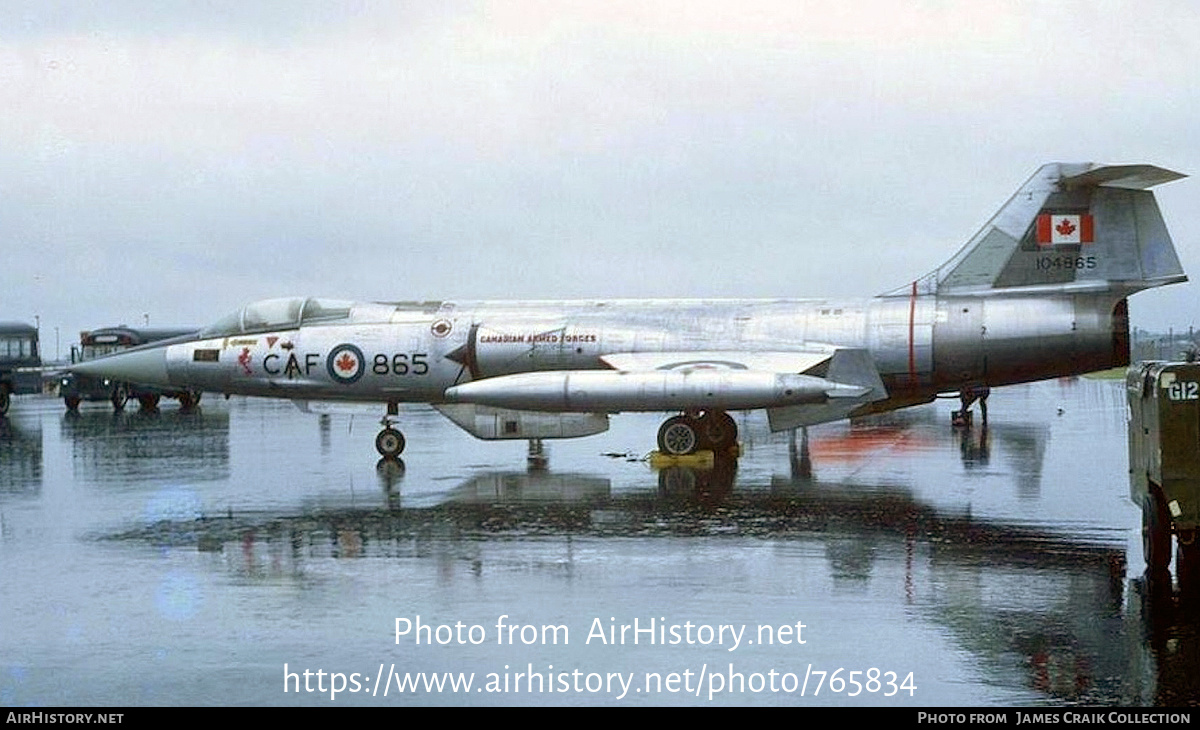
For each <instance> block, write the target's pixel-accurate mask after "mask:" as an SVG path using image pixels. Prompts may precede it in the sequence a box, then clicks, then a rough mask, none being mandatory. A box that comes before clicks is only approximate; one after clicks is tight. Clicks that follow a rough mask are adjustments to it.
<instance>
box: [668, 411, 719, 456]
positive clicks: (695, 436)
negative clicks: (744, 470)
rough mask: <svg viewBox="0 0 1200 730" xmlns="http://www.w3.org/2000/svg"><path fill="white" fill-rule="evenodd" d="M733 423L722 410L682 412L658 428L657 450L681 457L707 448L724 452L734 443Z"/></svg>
mask: <svg viewBox="0 0 1200 730" xmlns="http://www.w3.org/2000/svg"><path fill="white" fill-rule="evenodd" d="M737 436H738V428H737V422H735V421H734V420H733V416H730V415H729V414H728V413H726V412H725V411H686V412H685V413H683V414H681V415H678V416H672V417H671V418H668V419H667V420H666V421H664V422H663V425H662V426H661V427H659V429H658V450H659V451H660V452H662V453H663V454H668V455H670V456H684V455H687V454H694V453H696V452H697V451H701V450H705V449H709V450H712V451H714V452H721V453H725V452H727V451H729V450H730V449H732V448H733V447H734V446H735V445H736V444H737Z"/></svg>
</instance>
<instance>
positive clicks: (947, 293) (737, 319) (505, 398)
mask: <svg viewBox="0 0 1200 730" xmlns="http://www.w3.org/2000/svg"><path fill="white" fill-rule="evenodd" d="M1181 177H1183V176H1182V175H1180V174H1178V173H1174V172H1171V171H1169V170H1164V169H1162V168H1158V167H1154V166H1151V165H1096V164H1091V163H1077V164H1067V163H1051V164H1047V165H1044V166H1043V167H1041V168H1040V169H1039V170H1038V171H1037V172H1036V173H1035V174H1034V175H1033V176H1032V177H1031V178H1030V179H1029V180H1028V181H1026V182H1025V183H1024V185H1022V186H1021V187H1020V189H1018V191H1017V192H1016V194H1014V195H1013V197H1012V198H1011V199H1010V200H1009V201H1008V202H1007V203H1006V204H1005V205H1004V206H1003V207H1002V208H1001V209H1000V210H999V212H997V213H996V215H995V216H994V217H993V218H992V219H991V220H990V221H989V222H988V223H987V224H986V225H984V227H983V228H982V229H981V230H980V231H979V232H978V233H977V234H976V235H975V236H974V237H973V238H972V239H970V240H969V241H968V242H967V244H966V245H965V246H963V247H962V249H961V250H960V251H959V252H958V253H957V254H955V255H954V256H953V257H951V258H950V259H949V260H948V261H947V262H946V263H944V264H943V265H942V266H939V267H938V268H937V269H935V270H934V271H932V272H930V273H929V274H927V275H925V276H923V277H920V278H917V279H914V280H912V281H909V282H908V283H906V284H903V285H902V286H900V287H898V288H896V289H894V290H892V291H889V292H886V293H884V294H881V295H879V296H876V297H873V298H868V299H859V300H826V299H767V300H695V299H693V300H663V299H653V300H586V301H513V302H483V301H481V302H448V301H430V302H351V301H344V300H336V299H320V298H306V297H295V298H287V299H271V300H265V301H260V302H256V303H254V304H250V305H248V306H246V307H244V308H243V309H241V310H239V311H237V312H234V313H233V314H231V315H229V316H227V317H225V318H223V319H221V320H219V321H218V322H216V323H214V324H213V325H212V326H210V327H208V328H206V329H204V330H202V331H200V332H199V333H198V334H196V335H192V336H187V337H182V338H177V339H175V340H170V341H166V342H163V343H158V344H155V345H150V346H146V347H142V348H138V349H134V350H128V351H125V352H123V353H121V354H118V355H114V356H112V357H108V358H103V359H99V360H94V361H91V362H87V363H83V364H81V365H76V366H75V367H74V368H73V369H74V370H76V371H79V372H85V373H88V374H95V375H101V376H104V377H109V378H113V379H119V380H123V381H128V382H139V383H147V384H154V385H166V386H173V387H185V388H190V389H199V390H207V391H214V392H218V393H225V394H243V395H252V396H267V397H278V398H291V399H294V400H297V401H307V400H334V401H337V400H341V401H360V402H377V403H380V404H383V405H385V407H386V409H387V415H386V416H385V417H384V421H383V429H382V430H381V431H380V433H379V436H378V437H377V439H376V446H377V448H378V449H379V450H380V452H381V453H383V454H384V455H385V456H390V457H394V456H397V455H398V454H399V453H400V452H401V451H402V450H403V448H404V437H403V436H402V435H401V434H400V432H399V431H398V430H396V429H395V428H394V427H393V420H394V418H395V417H396V415H397V413H398V405H399V404H400V403H428V404H431V405H432V406H433V407H434V408H436V409H437V410H439V411H440V412H441V413H442V414H444V415H445V416H447V417H448V418H450V419H451V420H452V421H453V422H454V423H456V424H457V425H459V426H460V427H462V428H463V429H465V430H466V431H468V432H470V433H471V434H473V435H475V436H476V437H478V438H481V439H530V440H538V439H546V438H571V437H578V436H587V435H590V434H595V433H599V432H601V431H604V430H605V429H607V428H608V419H609V416H610V414H613V413H618V412H622V411H666V412H672V413H673V415H672V416H671V417H669V418H668V419H667V420H666V421H664V423H663V424H662V427H661V428H660V429H659V434H658V445H659V448H660V449H661V450H662V451H664V452H667V453H670V454H687V453H691V452H694V451H697V450H699V449H713V450H716V451H720V450H723V449H727V448H731V447H733V446H734V445H735V444H736V441H737V425H736V422H735V421H734V419H733V418H732V417H730V415H729V412H730V411H738V410H750V409H759V408H762V409H766V411H767V416H768V422H769V424H770V428H771V429H772V430H776V431H778V430H785V429H794V428H798V427H802V426H808V425H812V424H816V423H822V422H825V421H832V420H838V419H842V418H846V417H851V416H856V415H861V414H867V413H874V412H879V411H886V410H891V409H895V408H902V407H905V406H911V405H916V404H919V403H926V402H929V401H931V400H933V399H934V398H935V397H936V396H937V395H938V394H944V393H958V394H959V395H960V397H961V399H962V407H963V413H964V414H965V411H966V409H967V408H969V407H970V405H971V404H972V402H973V401H974V400H976V399H978V398H986V394H987V392H988V390H989V389H990V388H991V387H995V386H999V385H1006V384H1011V383H1021V382H1029V381H1033V380H1039V379H1044V378H1053V377H1060V376H1066V375H1074V374H1079V373H1084V372H1089V371H1093V370H1100V369H1105V368H1110V367H1116V366H1120V365H1125V364H1128V362H1129V310H1128V304H1127V297H1128V296H1129V295H1130V294H1133V293H1136V292H1138V291H1140V290H1142V289H1147V288H1150V287H1156V286H1161V285H1164V284H1172V283H1177V282H1182V281H1186V280H1187V277H1186V275H1185V274H1184V272H1183V270H1182V268H1181V266H1180V264H1179V259H1178V256H1177V255H1176V253H1175V249H1174V244H1173V243H1172V241H1171V237H1170V235H1169V234H1168V232H1167V228H1166V224H1165V223H1164V221H1163V218H1162V215H1161V214H1160V212H1159V210H1158V205H1157V203H1156V201H1155V198H1154V194H1153V193H1152V192H1151V191H1150V188H1151V187H1153V186H1155V185H1158V184H1160V183H1165V182H1170V181H1173V180H1177V179H1179V178H1181ZM1047 260H1050V261H1051V262H1054V261H1059V262H1062V261H1069V262H1071V265H1069V266H1068V265H1063V266H1047V265H1046V261H1047ZM984 417H985V418H986V410H985V411H984Z"/></svg>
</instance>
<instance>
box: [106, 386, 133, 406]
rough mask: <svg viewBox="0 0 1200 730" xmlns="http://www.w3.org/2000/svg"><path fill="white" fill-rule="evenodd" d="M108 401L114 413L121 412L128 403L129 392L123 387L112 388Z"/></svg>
mask: <svg viewBox="0 0 1200 730" xmlns="http://www.w3.org/2000/svg"><path fill="white" fill-rule="evenodd" d="M109 400H110V401H112V407H113V410H114V411H119V410H122V409H124V408H125V404H126V403H128V402H129V390H128V389H127V388H126V387H125V386H124V385H118V386H116V387H115V388H113V392H112V395H111V396H110V397H109Z"/></svg>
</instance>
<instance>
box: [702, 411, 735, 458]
mask: <svg viewBox="0 0 1200 730" xmlns="http://www.w3.org/2000/svg"><path fill="white" fill-rule="evenodd" d="M700 433H701V435H702V436H703V438H702V439H701V440H702V444H701V446H702V448H710V449H712V450H713V451H726V450H728V449H729V448H730V447H732V446H733V445H734V444H735V443H737V436H738V427H737V421H735V420H733V416H731V415H729V414H728V413H726V412H725V411H710V412H709V413H706V414H704V417H703V418H701V419H700Z"/></svg>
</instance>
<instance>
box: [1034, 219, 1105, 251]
mask: <svg viewBox="0 0 1200 730" xmlns="http://www.w3.org/2000/svg"><path fill="white" fill-rule="evenodd" d="M1095 236H1096V231H1095V224H1094V223H1093V221H1092V217H1091V216H1090V215H1088V214H1086V213H1083V214H1079V213H1075V214H1071V215H1058V214H1055V213H1043V214H1041V215H1039V216H1038V217H1037V242H1038V245H1039V246H1059V245H1065V244H1072V243H1076V244H1078V243H1091V242H1092V241H1094V240H1096V237H1095Z"/></svg>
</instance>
